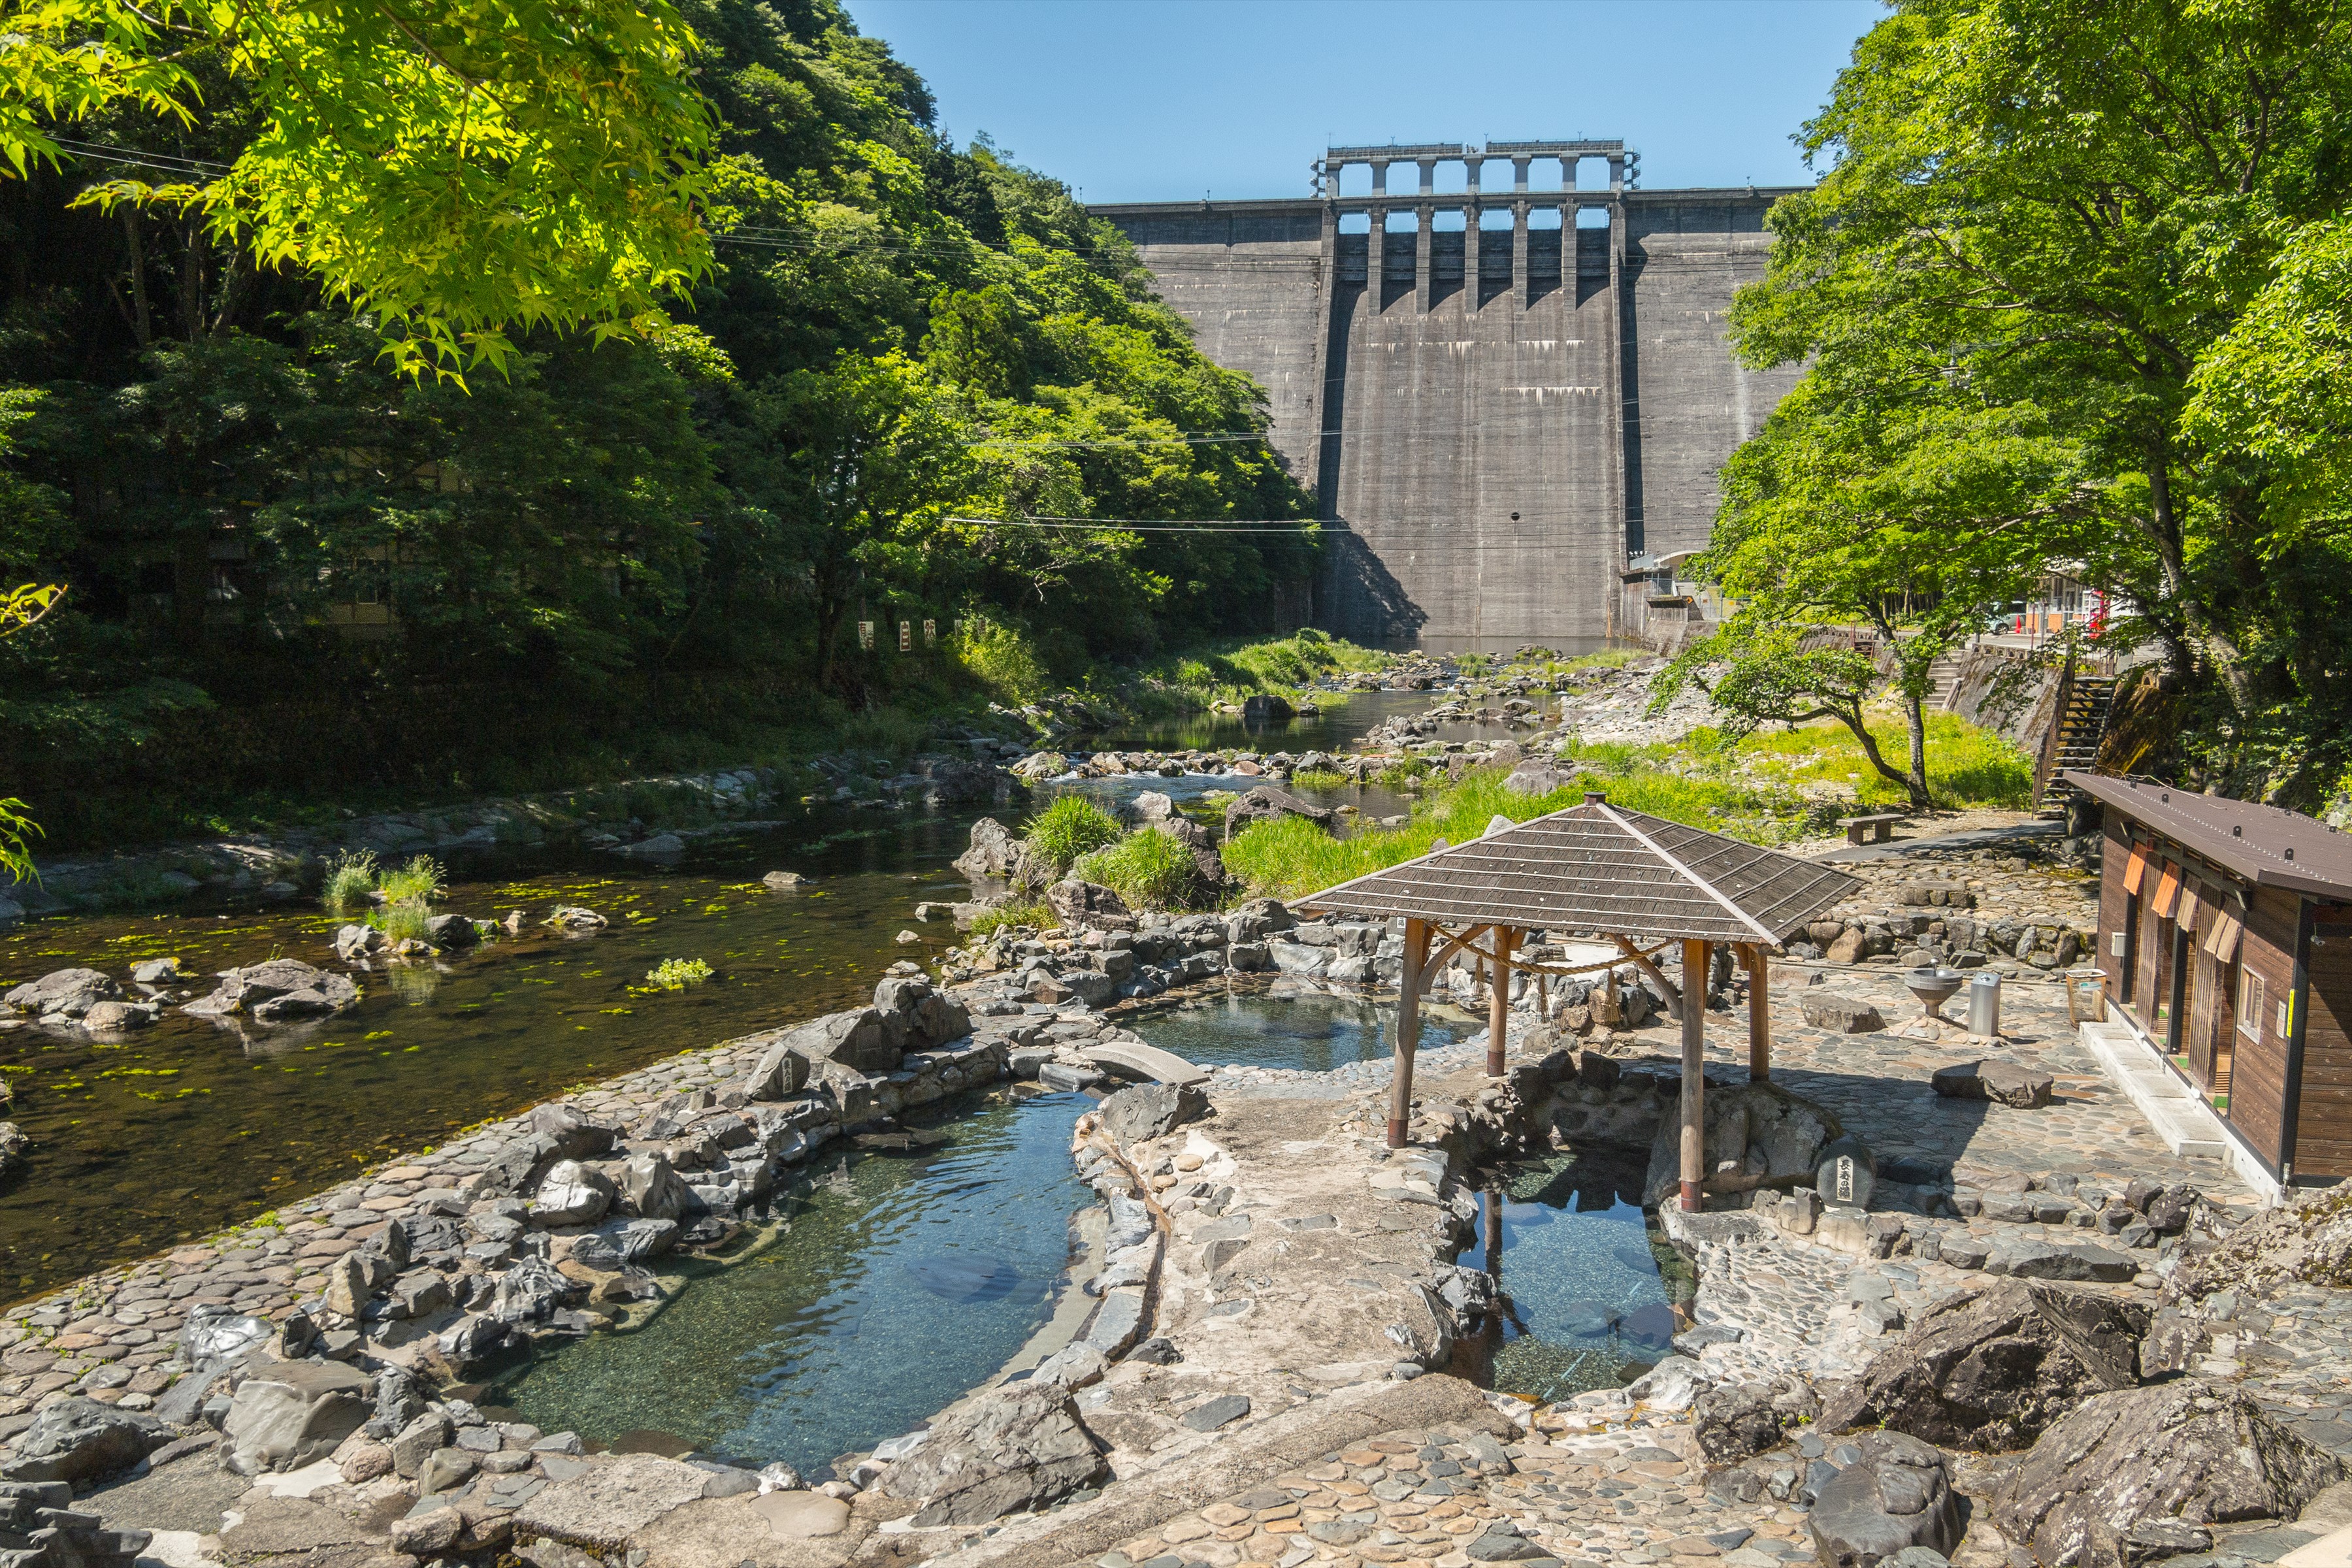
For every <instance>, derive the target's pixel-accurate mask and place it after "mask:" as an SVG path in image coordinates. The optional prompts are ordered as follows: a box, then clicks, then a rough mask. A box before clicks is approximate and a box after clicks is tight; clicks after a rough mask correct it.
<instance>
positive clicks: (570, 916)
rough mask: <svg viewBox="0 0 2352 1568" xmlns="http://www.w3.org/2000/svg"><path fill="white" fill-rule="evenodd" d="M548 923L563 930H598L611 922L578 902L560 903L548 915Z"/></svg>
mask: <svg viewBox="0 0 2352 1568" xmlns="http://www.w3.org/2000/svg"><path fill="white" fill-rule="evenodd" d="M547 923H548V924H549V925H551V926H554V927H556V928H557V929H559V930H562V931H598V930H601V929H602V928H603V927H604V926H605V925H606V924H608V923H609V922H608V921H606V920H605V919H604V916H603V915H600V914H598V913H597V912H596V911H595V910H588V909H583V908H581V907H580V906H579V905H578V904H558V905H556V906H555V908H554V910H553V911H552V912H551V913H550V914H549V915H548V917H547Z"/></svg>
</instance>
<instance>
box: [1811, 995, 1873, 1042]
mask: <svg viewBox="0 0 2352 1568" xmlns="http://www.w3.org/2000/svg"><path fill="white" fill-rule="evenodd" d="M1797 1010H1798V1011H1799V1012H1801V1013H1802V1014H1803V1015H1804V1018H1805V1022H1806V1023H1808V1024H1811V1026H1813V1027H1814V1028H1816V1029H1827V1030H1829V1031H1830V1032H1831V1033H1832V1034H1837V1035H1873V1034H1876V1033H1877V1032H1878V1031H1879V1030H1881V1029H1884V1028H1885V1027H1886V1020H1885V1017H1883V1016H1880V1014H1879V1011H1878V1009H1877V1007H1876V1006H1874V1005H1872V1004H1871V1003H1869V1002H1866V1001H1864V999H1863V998H1861V997H1859V996H1842V995H1840V994H1838V993H1836V992H1834V991H1807V992H1805V993H1804V994H1802V995H1801V996H1799V997H1798V998H1797Z"/></svg>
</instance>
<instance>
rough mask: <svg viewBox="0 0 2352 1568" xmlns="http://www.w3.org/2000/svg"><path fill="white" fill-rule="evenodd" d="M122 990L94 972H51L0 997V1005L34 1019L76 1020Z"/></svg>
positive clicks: (90, 970) (57, 970)
mask: <svg viewBox="0 0 2352 1568" xmlns="http://www.w3.org/2000/svg"><path fill="white" fill-rule="evenodd" d="M121 994H122V987H121V986H120V985H118V984H115V983H114V980H113V979H112V977H111V976H110V975H108V974H107V973H105V972H104V971H102V970H97V969H53V970H51V971H49V973H47V974H44V975H42V976H41V977H40V978H39V979H38V980H29V981H26V983H25V984H22V985H19V986H17V987H16V989H14V990H12V991H10V992H9V993H8V994H6V995H5V996H0V1003H5V1005H8V1006H10V1007H13V1008H15V1009H16V1011H18V1012H20V1013H31V1014H33V1015H35V1016H38V1017H58V1018H66V1019H78V1018H79V1017H80V1016H82V1015H83V1014H85V1013H87V1012H89V1010H90V1008H92V1007H93V1006H95V1005H98V1004H99V1003H100V1002H111V1001H115V1000H117V999H118V998H120V997H121Z"/></svg>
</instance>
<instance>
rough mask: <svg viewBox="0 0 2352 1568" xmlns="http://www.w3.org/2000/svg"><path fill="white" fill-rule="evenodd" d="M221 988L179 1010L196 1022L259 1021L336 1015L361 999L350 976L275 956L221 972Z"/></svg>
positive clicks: (267, 1021)
mask: <svg viewBox="0 0 2352 1568" xmlns="http://www.w3.org/2000/svg"><path fill="white" fill-rule="evenodd" d="M219 978H220V984H219V985H218V986H217V987H216V988H215V990H214V991H213V993H212V994H210V995H208V996H201V997H198V998H197V999H196V1000H195V1001H194V1002H191V1003H189V1004H188V1005H186V1006H184V1007H183V1008H181V1009H180V1011H181V1012H183V1013H186V1014H189V1015H190V1016H194V1017H198V1018H219V1017H226V1016H228V1015H230V1014H233V1013H244V1014H247V1015H249V1016H252V1017H254V1018H257V1019H258V1020H260V1021H261V1022H263V1023H285V1022H288V1021H289V1020H291V1019H295V1018H308V1017H320V1016H325V1015H326V1014H330V1013H339V1012H341V1011H342V1010H343V1009H344V1008H346V1007H348V1006H350V1005H352V1003H354V1002H357V1001H358V1000H359V999H360V988H359V987H358V985H356V984H353V983H352V978H351V976H350V975H348V974H338V973H335V972H334V971H332V970H328V969H320V968H319V967H318V966H317V965H316V964H310V963H303V962H302V961H301V960H300V959H299V958H273V959H269V960H268V961H267V962H265V963H255V964H249V965H247V967H245V968H243V969H228V970H224V971H222V972H221V974H220V977H219Z"/></svg>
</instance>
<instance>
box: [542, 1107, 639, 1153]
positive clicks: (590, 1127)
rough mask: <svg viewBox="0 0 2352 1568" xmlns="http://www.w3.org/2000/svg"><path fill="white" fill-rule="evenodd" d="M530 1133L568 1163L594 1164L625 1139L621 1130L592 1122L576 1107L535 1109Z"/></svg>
mask: <svg viewBox="0 0 2352 1568" xmlns="http://www.w3.org/2000/svg"><path fill="white" fill-rule="evenodd" d="M530 1131H531V1136H532V1137H534V1138H543V1139H546V1140H547V1141H548V1147H549V1150H550V1152H552V1153H553V1154H554V1155H555V1156H556V1157H558V1158H560V1159H564V1160H593V1159H596V1158H598V1157H600V1156H602V1155H604V1154H608V1153H610V1152H612V1150H613V1145H614V1143H616V1142H619V1141H620V1136H621V1135H620V1132H619V1131H618V1130H617V1129H614V1128H612V1127H607V1126H605V1125H604V1123H603V1122H600V1121H590V1120H589V1119H588V1117H587V1115H586V1114H585V1113H584V1112H583V1111H582V1110H580V1109H579V1107H577V1106H572V1105H541V1106H536V1107H534V1108H533V1109H532V1110H531V1113H530Z"/></svg>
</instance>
